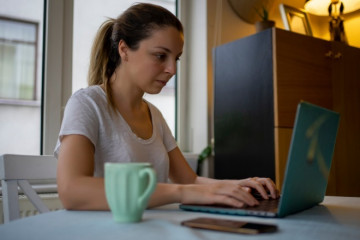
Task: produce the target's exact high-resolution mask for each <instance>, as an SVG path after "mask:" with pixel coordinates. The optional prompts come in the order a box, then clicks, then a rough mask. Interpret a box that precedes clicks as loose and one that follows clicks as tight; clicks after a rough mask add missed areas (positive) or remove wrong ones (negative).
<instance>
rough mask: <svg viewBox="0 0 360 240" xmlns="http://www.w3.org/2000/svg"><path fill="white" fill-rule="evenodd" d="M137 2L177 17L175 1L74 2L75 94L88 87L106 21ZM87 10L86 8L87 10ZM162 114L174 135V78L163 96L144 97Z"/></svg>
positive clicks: (79, 0)
mask: <svg viewBox="0 0 360 240" xmlns="http://www.w3.org/2000/svg"><path fill="white" fill-rule="evenodd" d="M135 2H148V3H153V4H157V5H161V6H163V7H165V8H167V9H168V10H169V11H171V12H172V13H174V14H175V11H176V0H153V1H151V0H150V1H133V0H122V1H118V0H103V1H99V0H75V2H74V42H73V44H74V45H73V84H72V91H73V92H75V91H77V90H78V89H80V88H84V87H86V86H87V72H88V67H89V57H90V51H91V46H92V42H93V39H94V37H95V34H96V32H97V30H98V28H99V27H100V25H101V24H102V23H103V22H104V21H105V20H106V19H107V18H116V17H117V16H118V15H120V14H121V13H122V12H123V11H124V10H126V9H127V8H128V7H130V6H131V5H132V4H134V3H135ZM84 6H86V7H84ZM144 98H145V99H147V100H148V101H149V102H151V103H153V104H154V105H155V106H156V107H157V108H159V110H160V111H161V112H162V114H163V116H164V118H165V120H166V121H167V123H168V125H169V127H170V129H171V131H172V132H173V134H174V133H175V77H173V79H172V80H171V81H170V82H169V83H168V84H167V86H166V87H164V88H163V90H162V92H161V93H160V94H156V95H148V94H146V95H145V96H144Z"/></svg>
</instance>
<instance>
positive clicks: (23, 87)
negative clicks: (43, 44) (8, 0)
mask: <svg viewBox="0 0 360 240" xmlns="http://www.w3.org/2000/svg"><path fill="white" fill-rule="evenodd" d="M37 29H38V24H37V23H33V22H25V21H20V20H16V19H10V18H1V17H0V98H3V99H19V100H36V65H37V61H36V49H37Z"/></svg>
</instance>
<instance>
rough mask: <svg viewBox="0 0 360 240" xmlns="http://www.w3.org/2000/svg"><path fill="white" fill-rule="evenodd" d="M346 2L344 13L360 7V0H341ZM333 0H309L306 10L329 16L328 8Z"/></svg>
mask: <svg viewBox="0 0 360 240" xmlns="http://www.w3.org/2000/svg"><path fill="white" fill-rule="evenodd" d="M341 1H342V2H343V4H344V12H343V14H346V13H350V12H353V11H355V10H358V9H360V0H341ZM330 3H331V0H307V1H306V3H305V7H304V8H305V10H306V11H307V12H308V13H311V14H315V15H320V16H329V12H328V8H329V5H330Z"/></svg>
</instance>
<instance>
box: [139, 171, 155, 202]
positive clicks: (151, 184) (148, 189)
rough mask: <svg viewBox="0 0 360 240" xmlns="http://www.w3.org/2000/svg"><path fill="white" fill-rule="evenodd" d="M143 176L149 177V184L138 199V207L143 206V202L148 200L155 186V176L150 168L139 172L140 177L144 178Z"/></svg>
mask: <svg viewBox="0 0 360 240" xmlns="http://www.w3.org/2000/svg"><path fill="white" fill-rule="evenodd" d="M144 175H148V176H149V183H148V185H147V187H146V189H145V191H144V193H143V194H142V195H141V196H140V197H139V199H138V204H139V206H144V205H145V201H147V200H148V198H149V196H150V194H151V193H152V192H153V191H154V190H155V186H156V174H155V171H154V169H152V168H144V169H141V171H140V177H141V178H142V177H144Z"/></svg>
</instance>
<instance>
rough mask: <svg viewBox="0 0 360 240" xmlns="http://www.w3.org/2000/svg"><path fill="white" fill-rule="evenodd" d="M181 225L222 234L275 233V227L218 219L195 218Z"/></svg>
mask: <svg viewBox="0 0 360 240" xmlns="http://www.w3.org/2000/svg"><path fill="white" fill-rule="evenodd" d="M181 225H183V226H187V227H192V228H201V229H208V230H215V231H222V232H233V233H244V234H258V233H270V232H276V231H277V226H276V225H272V224H263V223H250V222H242V221H236V220H228V219H218V218H195V219H191V220H186V221H183V222H181Z"/></svg>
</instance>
